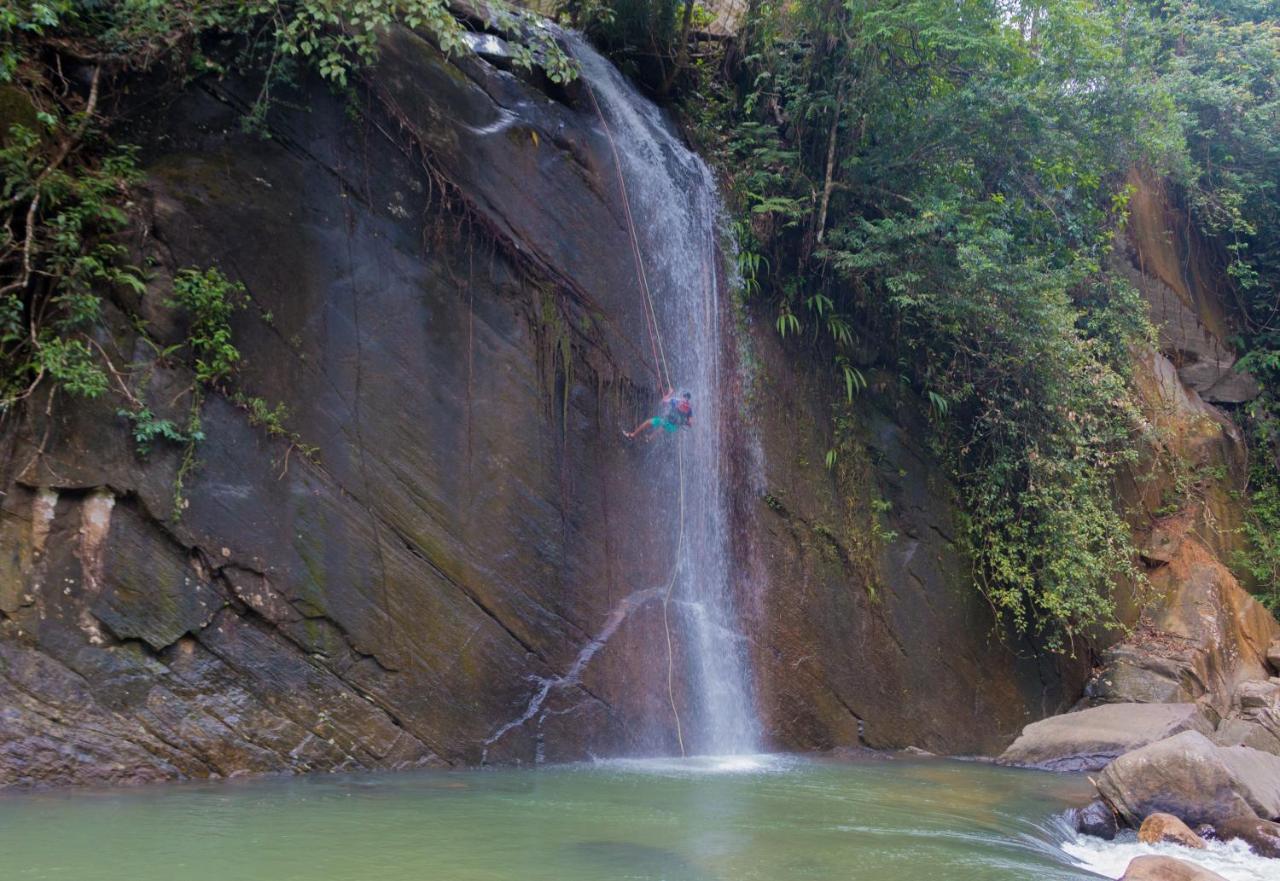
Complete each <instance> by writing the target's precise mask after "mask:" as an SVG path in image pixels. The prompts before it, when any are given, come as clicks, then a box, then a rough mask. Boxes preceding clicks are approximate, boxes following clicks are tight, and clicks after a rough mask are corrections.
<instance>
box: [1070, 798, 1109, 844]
mask: <svg viewBox="0 0 1280 881" xmlns="http://www.w3.org/2000/svg"><path fill="white" fill-rule="evenodd" d="M1071 822H1072V825H1073V826H1075V829H1076V831H1077V832H1079V833H1081V834H1083V835H1092V836H1093V837H1094V838H1102V839H1105V840H1106V841H1110V840H1111V839H1113V838H1115V837H1116V833H1117V832H1118V831H1120V830H1119V824H1118V823H1117V822H1116V815H1115V812H1114V811H1112V810H1111V808H1109V807H1107V803H1106V802H1104V801H1103V800H1102V799H1100V798H1095V799H1094V800H1093V801H1091V802H1089V803H1088V804H1087V805H1085V806H1084V807H1082V808H1077V809H1076V810H1075V811H1073V812H1072V817H1071Z"/></svg>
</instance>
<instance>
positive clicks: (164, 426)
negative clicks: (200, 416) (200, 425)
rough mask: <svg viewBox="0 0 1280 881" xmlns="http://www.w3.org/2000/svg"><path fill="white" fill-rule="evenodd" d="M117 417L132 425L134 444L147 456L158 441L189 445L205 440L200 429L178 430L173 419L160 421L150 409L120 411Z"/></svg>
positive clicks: (117, 412)
mask: <svg viewBox="0 0 1280 881" xmlns="http://www.w3.org/2000/svg"><path fill="white" fill-rule="evenodd" d="M116 415H117V416H121V417H124V418H126V419H128V420H129V422H130V423H131V430H132V433H133V442H134V443H135V444H136V445H137V447H138V452H139V453H141V454H142V455H144V456H145V455H146V454H147V453H149V452H151V448H152V447H153V446H154V445H155V442H156V441H157V440H166V441H169V442H171V443H175V444H189V443H193V442H198V441H202V440H204V433H203V432H201V431H199V430H198V429H197V430H195V431H194V432H190V433H188V432H186V431H183V430H182V429H180V428H178V426H177V425H175V424H174V423H173V420H171V419H160V418H158V417H157V416H156V415H155V414H154V413H152V412H151V410H150V409H148V408H146V407H142V408H141V409H138V410H118V411H116Z"/></svg>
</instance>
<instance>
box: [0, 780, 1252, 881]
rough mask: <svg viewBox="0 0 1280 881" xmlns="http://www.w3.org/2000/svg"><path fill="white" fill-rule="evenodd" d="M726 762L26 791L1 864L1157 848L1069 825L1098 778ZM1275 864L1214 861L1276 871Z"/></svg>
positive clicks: (958, 873)
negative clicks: (724, 765) (741, 766)
mask: <svg viewBox="0 0 1280 881" xmlns="http://www.w3.org/2000/svg"><path fill="white" fill-rule="evenodd" d="M720 766H721V765H720V762H719V760H706V759H691V760H684V761H682V760H679V759H663V760H653V761H649V760H620V761H609V762H600V763H583V764H578V765H561V766H554V767H546V766H544V767H541V768H536V769H501V770H492V771H457V772H408V773H401V774H379V775H371V776H338V775H332V776H320V775H317V776H311V777H298V778H283V779H274V780H256V781H227V782H221V783H213V784H205V783H201V784H175V785H159V786H148V787H142V788H138V789H127V790H120V789H116V790H74V791H69V790H57V791H50V792H32V793H24V794H17V793H8V794H3V795H0V853H3V854H4V856H3V857H2V858H0V865H3V867H4V873H3V874H4V877H5V878H9V879H15V881H17V879H22V881H54V879H77V881H80V879H92V881H172V879H173V878H182V879H184V881H215V879H216V881H223V879H228V878H234V879H236V881H360V879H378V881H615V879H626V881H835V879H840V881H1029V879H1033V878H1034V879H1044V881H1067V879H1086V878H1096V877H1098V876H1097V875H1094V874H1092V873H1090V872H1089V871H1088V870H1087V869H1086V868H1084V867H1083V864H1089V865H1098V866H1099V867H1105V865H1106V861H1107V859H1108V854H1120V859H1115V858H1114V857H1111V862H1112V863H1114V864H1119V865H1120V868H1121V869H1122V868H1123V864H1122V863H1123V862H1127V857H1128V856H1129V855H1130V854H1129V850H1134V852H1136V849H1137V848H1140V847H1142V846H1140V845H1136V844H1119V845H1108V844H1105V843H1103V842H1095V843H1088V842H1085V843H1083V845H1082V844H1081V842H1079V841H1077V840H1076V839H1075V838H1074V836H1072V835H1071V834H1070V833H1069V832H1068V831H1067V828H1066V826H1065V824H1063V823H1062V822H1061V821H1060V820H1059V819H1058V815H1060V814H1061V812H1062V811H1063V810H1064V809H1065V808H1066V807H1068V806H1069V805H1073V804H1080V803H1082V802H1083V801H1084V800H1085V799H1087V798H1088V794H1089V791H1090V787H1089V784H1088V782H1087V781H1086V780H1085V779H1084V778H1082V777H1074V776H1062V775H1051V774H1044V773H1039V772H1028V771H1016V770H1010V769H1004V768H996V767H992V766H988V765H983V764H977V763H973V762H953V761H944V760H914V759H910V760H903V759H894V760H887V759H874V760H868V761H857V762H839V763H837V762H829V761H819V760H810V759H797V758H783V757H778V758H771V759H765V760H760V762H759V763H758V764H757V765H756V766H755V767H754V768H753V769H751V770H737V771H734V770H717V767H720ZM1082 846H1083V847H1084V848H1085V851H1084V852H1082V853H1072V852H1069V851H1070V850H1071V849H1072V848H1080V847H1082ZM1064 848H1065V849H1064ZM1127 849H1128V850H1127ZM1194 858H1197V859H1207V860H1211V861H1212V860H1214V859H1216V856H1215V854H1213V853H1210V854H1207V855H1205V854H1195V855H1194ZM1263 862H1264V861H1262V860H1260V859H1258V858H1253V864H1252V866H1250V865H1248V864H1247V860H1246V861H1245V862H1241V863H1238V864H1236V865H1234V868H1232V867H1231V866H1228V861H1227V860H1226V859H1225V858H1224V859H1219V860H1218V862H1217V863H1216V864H1215V863H1212V862H1211V863H1210V864H1211V865H1214V868H1215V869H1217V870H1218V871H1221V872H1223V874H1224V875H1226V877H1228V878H1230V879H1231V881H1263V879H1265V878H1267V877H1269V876H1268V875H1267V874H1265V873H1266V872H1267V871H1273V869H1272V868H1267V867H1265V866H1262V863H1263ZM1224 866H1226V867H1227V868H1224ZM1259 866H1262V867H1261V868H1259ZM1228 868H1231V869H1232V870H1231V871H1228ZM1118 874H1119V872H1118V871H1115V872H1113V873H1111V874H1110V875H1109V876H1108V877H1116V875H1118ZM1271 877H1274V876H1271Z"/></svg>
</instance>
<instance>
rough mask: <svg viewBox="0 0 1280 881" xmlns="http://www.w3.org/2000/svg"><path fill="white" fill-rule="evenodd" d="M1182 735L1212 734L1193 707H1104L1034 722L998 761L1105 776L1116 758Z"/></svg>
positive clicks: (1203, 719)
mask: <svg viewBox="0 0 1280 881" xmlns="http://www.w3.org/2000/svg"><path fill="white" fill-rule="evenodd" d="M1183 731H1199V732H1200V733H1201V734H1210V733H1211V732H1212V731H1213V724H1212V723H1211V722H1210V721H1209V720H1208V719H1207V718H1206V717H1205V715H1204V711H1203V710H1202V709H1201V708H1200V707H1199V706H1197V705H1196V704H1192V703H1183V704H1103V705H1102V706H1100V707H1092V708H1090V709H1087V710H1081V711H1079V712H1076V713H1066V714H1064V715H1061V716H1052V717H1050V718H1048V719H1043V720H1041V721H1039V722H1033V723H1032V724H1030V725H1028V726H1027V727H1026V728H1023V729H1022V735H1021V736H1020V737H1019V738H1018V739H1017V740H1015V741H1014V742H1013V744H1012V745H1011V746H1010V747H1009V748H1008V749H1007V750H1005V751H1004V754H1003V755H1001V756H1000V758H999V759H998V761H999V763H1000V764H1002V765H1018V766H1021V767H1030V768H1043V769H1044V770H1046V771H1101V770H1102V769H1103V768H1104V767H1106V764H1107V762H1110V761H1111V760H1112V759H1114V758H1116V757H1117V756H1120V755H1123V754H1124V753H1127V752H1130V751H1131V750H1135V749H1138V748H1139V747H1143V746H1146V745H1147V744H1149V743H1155V742H1156V741H1158V740H1163V739H1164V738H1166V737H1170V736H1172V735H1174V734H1179V733H1181V732H1183Z"/></svg>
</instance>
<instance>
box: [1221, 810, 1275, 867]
mask: <svg viewBox="0 0 1280 881" xmlns="http://www.w3.org/2000/svg"><path fill="white" fill-rule="evenodd" d="M1215 831H1216V832H1217V833H1218V837H1219V838H1220V839H1221V840H1223V841H1233V840H1235V839H1237V838H1238V839H1240V840H1241V841H1243V842H1244V843H1245V844H1247V845H1249V848H1250V849H1251V850H1252V851H1253V852H1254V853H1256V854H1257V855H1258V856H1263V857H1271V858H1273V859H1280V823H1272V822H1271V821H1270V820H1258V819H1235V820H1224V821H1223V822H1221V823H1219V824H1218V825H1217V827H1216V829H1215Z"/></svg>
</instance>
